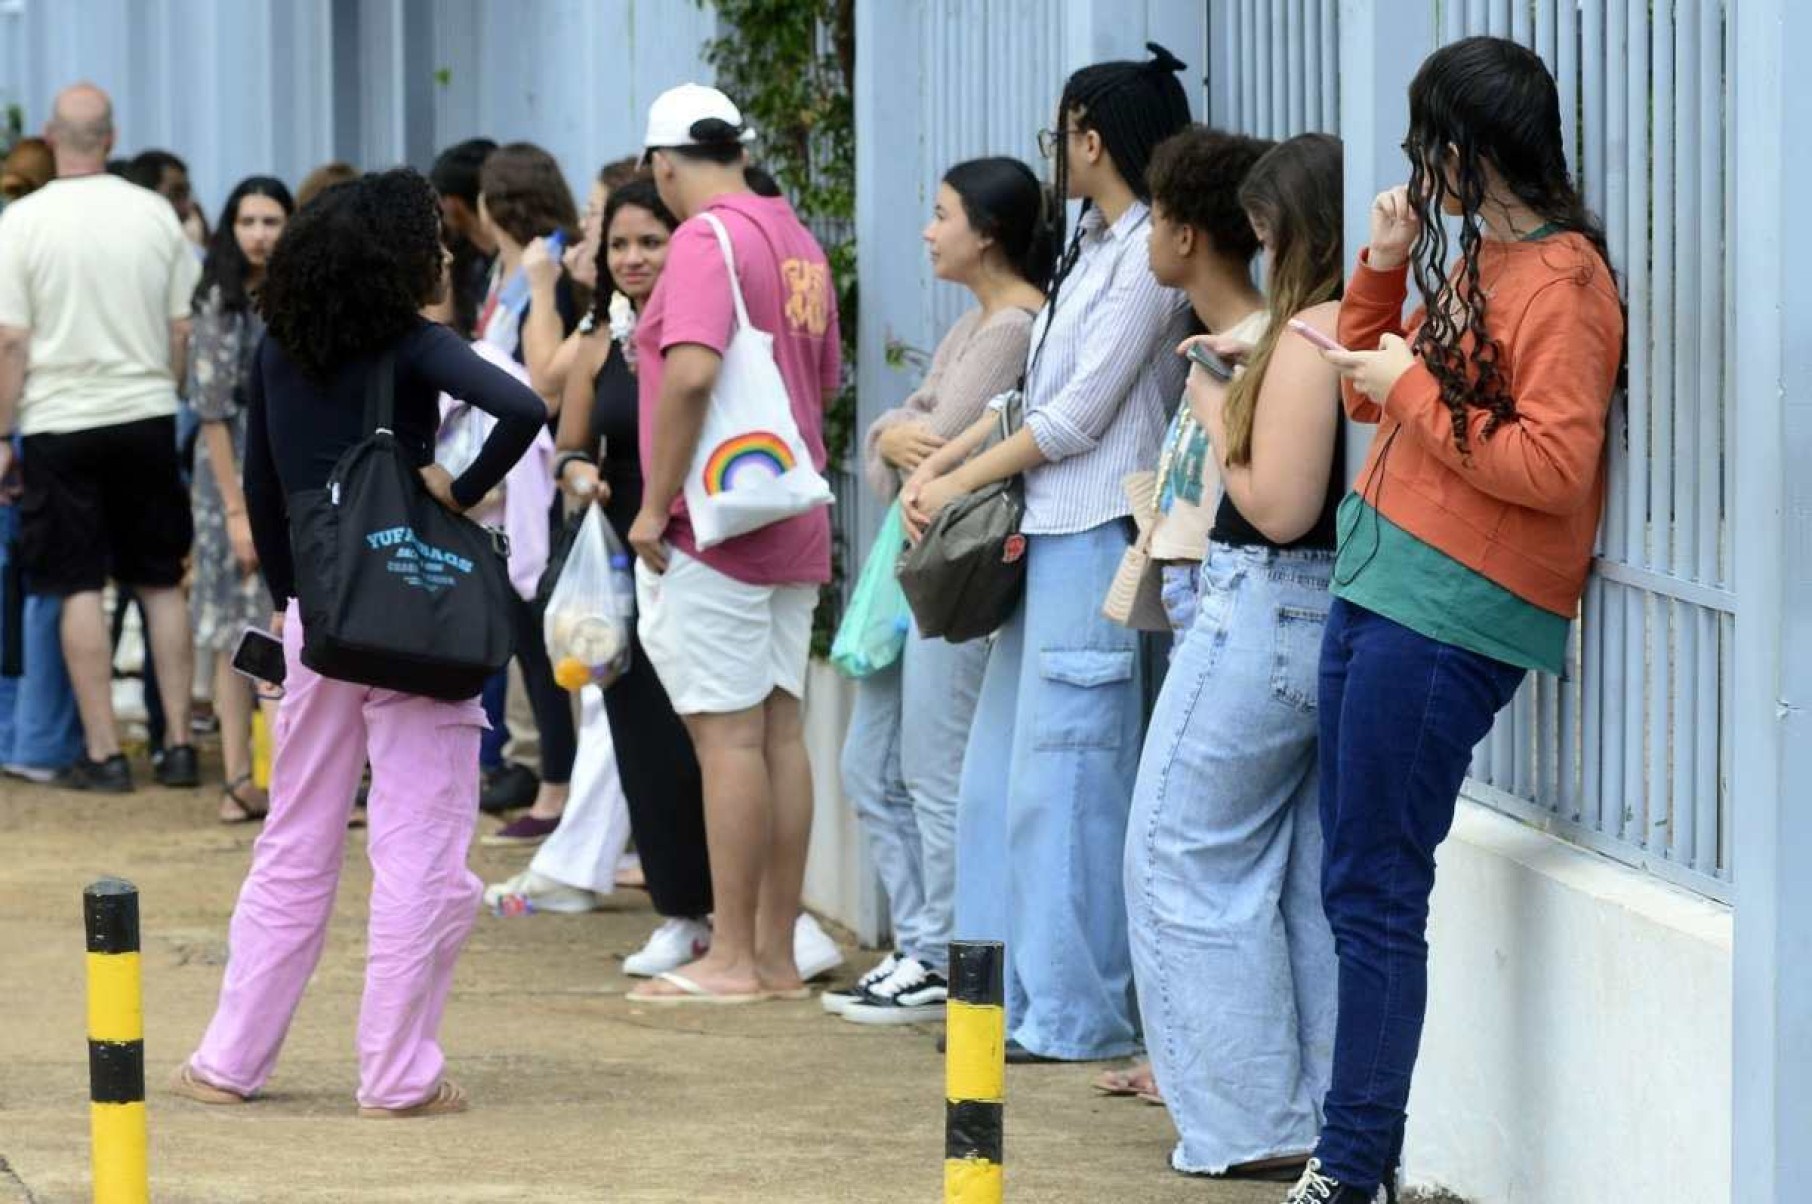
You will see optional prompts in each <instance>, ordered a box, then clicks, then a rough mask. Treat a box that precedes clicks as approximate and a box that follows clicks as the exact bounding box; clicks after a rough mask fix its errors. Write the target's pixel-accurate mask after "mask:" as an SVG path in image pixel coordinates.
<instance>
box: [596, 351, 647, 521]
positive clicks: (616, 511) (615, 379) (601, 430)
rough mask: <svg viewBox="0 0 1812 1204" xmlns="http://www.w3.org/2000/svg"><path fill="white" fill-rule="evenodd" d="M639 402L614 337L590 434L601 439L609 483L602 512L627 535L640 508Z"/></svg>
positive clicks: (601, 464)
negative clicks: (607, 497) (608, 501)
mask: <svg viewBox="0 0 1812 1204" xmlns="http://www.w3.org/2000/svg"><path fill="white" fill-rule="evenodd" d="M638 405H639V402H638V400H637V394H636V376H635V373H634V372H633V371H632V370H631V369H630V367H629V361H628V360H626V359H624V358H623V349H622V347H620V346H618V345H617V342H616V340H615V339H612V340H611V343H610V354H609V355H608V356H606V357H605V359H604V366H603V367H601V368H599V369H598V375H597V379H596V382H595V384H594V391H593V393H592V403H591V430H592V434H593V435H594V436H595V437H596V438H597V439H598V440H599V441H600V442H602V443H603V445H604V446H603V454H602V455H601V456H600V457H599V458H598V474H599V475H600V476H602V477H603V478H604V483H605V484H607V485H609V486H610V504H609V505H607V506H605V507H604V515H605V517H606V518H608V519H609V520H610V525H611V527H613V528H614V529H615V530H616V533H617V534H618V535H620V536H623V537H625V538H627V537H628V533H629V527H630V524H631V523H633V522H635V516H636V512H637V511H639V510H640V509H641V508H642V453H641V446H640V443H639V434H640V427H641V423H640V419H639V411H638Z"/></svg>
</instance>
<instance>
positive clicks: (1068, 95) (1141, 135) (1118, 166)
mask: <svg viewBox="0 0 1812 1204" xmlns="http://www.w3.org/2000/svg"><path fill="white" fill-rule="evenodd" d="M1145 48H1146V49H1147V50H1149V51H1151V58H1150V59H1149V60H1147V61H1146V62H1143V63H1134V62H1112V63H1096V64H1094V65H1093V66H1090V67H1084V68H1082V70H1080V71H1078V72H1076V73H1075V74H1074V75H1072V76H1070V78H1069V80H1068V82H1066V83H1065V84H1064V85H1063V98H1062V99H1061V100H1060V101H1059V102H1058V104H1057V146H1056V157H1055V161H1056V172H1057V180H1056V193H1057V200H1058V203H1057V204H1055V205H1052V206H1051V212H1050V214H1049V217H1048V220H1049V223H1050V227H1051V245H1053V246H1061V247H1064V252H1063V254H1062V255H1061V256H1060V257H1059V258H1058V260H1057V266H1056V269H1055V270H1054V271H1053V272H1052V274H1051V283H1050V287H1049V288H1048V289H1047V290H1046V292H1047V293H1048V295H1049V298H1050V299H1049V301H1048V303H1047V304H1048V305H1049V307H1050V308H1053V309H1055V308H1056V305H1057V293H1058V290H1059V289H1060V288H1061V287H1062V285H1063V281H1064V280H1065V278H1066V277H1068V276H1069V274H1070V272H1071V271H1073V270H1074V269H1075V267H1076V259H1077V257H1078V256H1079V255H1080V254H1081V252H1082V230H1081V227H1080V226H1078V227H1077V229H1076V231H1075V232H1074V234H1073V235H1071V237H1070V240H1069V242H1068V244H1067V245H1065V243H1064V228H1063V226H1064V207H1063V203H1062V202H1063V198H1065V197H1067V196H1068V195H1069V183H1070V157H1069V137H1068V135H1067V134H1066V133H1065V132H1064V131H1065V130H1066V129H1067V128H1068V123H1069V122H1071V121H1074V122H1075V125H1076V128H1077V129H1081V130H1093V131H1094V132H1095V133H1097V134H1099V135H1100V136H1101V143H1102V145H1103V146H1104V147H1105V148H1106V149H1107V154H1108V157H1109V158H1111V159H1112V160H1113V164H1114V170H1115V171H1117V172H1119V174H1120V178H1121V179H1122V180H1124V181H1125V182H1126V186H1127V187H1128V188H1130V189H1132V193H1133V195H1134V196H1136V197H1138V198H1139V199H1140V200H1141V201H1144V202H1146V203H1147V204H1149V203H1150V202H1151V186H1150V184H1149V183H1148V182H1147V180H1146V173H1147V170H1148V169H1149V167H1150V166H1151V156H1152V152H1154V151H1156V150H1157V148H1158V144H1159V143H1161V142H1163V141H1164V140H1165V139H1166V138H1168V137H1170V136H1171V135H1172V134H1175V133H1177V132H1178V131H1180V130H1183V129H1186V128H1188V126H1189V97H1188V95H1187V94H1185V93H1184V91H1183V84H1182V82H1181V81H1180V80H1178V79H1177V73H1178V72H1180V71H1182V70H1183V67H1184V64H1183V63H1182V61H1181V60H1179V59H1178V58H1177V57H1176V55H1174V54H1172V53H1170V51H1168V50H1166V49H1164V47H1162V46H1160V45H1158V44H1157V43H1156V42H1147V43H1146V44H1145ZM1090 204H1091V202H1089V201H1087V200H1085V201H1083V203H1082V208H1083V212H1084V213H1086V212H1087V211H1088V208H1089V205H1090Z"/></svg>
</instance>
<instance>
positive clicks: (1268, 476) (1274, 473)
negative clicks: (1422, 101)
mask: <svg viewBox="0 0 1812 1204" xmlns="http://www.w3.org/2000/svg"><path fill="white" fill-rule="evenodd" d="M1340 197H1341V150H1340V143H1339V141H1338V140H1337V139H1334V138H1331V137H1328V136H1327V135H1325V134H1304V135H1301V136H1299V137H1296V138H1292V139H1290V140H1289V141H1287V142H1284V143H1281V144H1279V145H1278V146H1276V147H1274V148H1272V149H1271V150H1270V151H1268V152H1266V154H1265V155H1264V157H1263V158H1261V159H1260V160H1259V161H1258V162H1257V163H1256V164H1254V165H1253V167H1252V169H1251V171H1250V172H1248V173H1247V175H1246V177H1245V180H1244V182H1243V183H1241V184H1240V186H1239V200H1240V204H1241V206H1242V208H1244V210H1245V212H1246V215H1247V218H1248V220H1249V221H1250V222H1251V225H1252V231H1253V233H1254V234H1255V235H1256V236H1257V238H1258V241H1259V243H1260V244H1261V245H1262V246H1263V248H1264V255H1265V279H1266V284H1267V294H1266V304H1267V309H1268V317H1269V321H1268V323H1266V325H1265V330H1264V333H1263V334H1262V335H1261V336H1260V337H1259V339H1258V341H1257V343H1256V344H1255V345H1254V346H1253V347H1252V348H1251V349H1250V356H1249V360H1248V363H1247V366H1246V368H1245V371H1244V372H1243V373H1241V374H1240V375H1237V376H1235V377H1234V378H1233V379H1232V380H1231V382H1229V383H1225V384H1223V383H1221V382H1219V381H1217V380H1215V379H1214V377H1213V376H1211V375H1210V374H1209V373H1207V372H1205V371H1204V370H1203V369H1202V368H1201V367H1200V366H1199V365H1198V366H1195V367H1194V368H1193V369H1192V370H1191V372H1190V377H1189V390H1188V402H1189V406H1190V409H1191V411H1192V412H1193V413H1194V415H1195V417H1196V419H1197V420H1198V421H1199V422H1200V423H1201V426H1202V430H1203V431H1204V433H1205V434H1206V436H1207V444H1208V449H1209V454H1210V455H1211V456H1212V457H1213V458H1214V462H1215V467H1216V468H1217V469H1218V471H1219V476H1220V479H1221V482H1222V494H1221V500H1220V505H1219V507H1218V509H1217V510H1216V512H1215V517H1214V529H1213V531H1212V532H1211V533H1210V536H1209V542H1208V551H1207V558H1206V559H1205V560H1204V561H1203V564H1202V593H1201V600H1200V605H1199V607H1198V609H1197V611H1196V615H1195V622H1194V625H1193V626H1192V627H1191V628H1190V631H1189V634H1188V636H1187V638H1185V639H1184V640H1183V643H1182V647H1181V648H1180V649H1179V651H1178V653H1177V657H1176V660H1175V661H1174V662H1173V663H1172V664H1171V667H1170V672H1169V674H1168V675H1167V676H1166V677H1165V679H1164V686H1163V690H1162V692H1161V693H1160V694H1159V695H1158V702H1157V707H1156V709H1155V711H1154V712H1153V714H1152V720H1151V727H1150V730H1149V732H1148V733H1147V736H1146V740H1145V753H1144V756H1143V757H1142V758H1141V760H1140V763H1139V779H1138V785H1137V787H1136V789H1135V790H1134V792H1133V801H1132V815H1131V819H1130V820H1129V822H1128V830H1127V839H1126V861H1125V868H1126V898H1127V909H1128V912H1129V916H1130V923H1131V931H1132V949H1133V966H1134V969H1135V971H1136V973H1137V976H1138V985H1139V1006H1140V1012H1141V1015H1142V1016H1143V1018H1144V1021H1145V1040H1146V1045H1147V1048H1148V1049H1149V1050H1150V1052H1151V1058H1152V1068H1153V1070H1154V1071H1155V1072H1156V1075H1157V1080H1158V1082H1159V1084H1161V1085H1162V1087H1163V1092H1164V1101H1165V1103H1166V1104H1168V1105H1169V1107H1170V1115H1171V1118H1172V1120H1173V1121H1175V1123H1176V1126H1177V1133H1178V1137H1179V1141H1178V1144H1177V1147H1176V1150H1175V1152H1174V1153H1173V1154H1172V1155H1171V1165H1172V1166H1173V1167H1175V1168H1176V1169H1177V1170H1179V1171H1183V1172H1186V1173H1190V1174H1207V1175H1231V1176H1237V1177H1247V1178H1283V1179H1292V1178H1295V1177H1296V1175H1297V1174H1298V1173H1300V1172H1301V1170H1302V1168H1303V1166H1304V1164H1305V1163H1306V1161H1307V1159H1308V1156H1309V1151H1310V1150H1311V1149H1312V1148H1313V1146H1314V1143H1315V1134H1316V1132H1317V1130H1318V1128H1319V1125H1320V1119H1321V1117H1320V1110H1319V1107H1320V1101H1321V1097H1322V1094H1323V1092H1324V1091H1325V1090H1326V1085H1327V1080H1328V1067H1329V1062H1330V1060H1331V1058H1332V1055H1333V1025H1334V984H1333V969H1334V948H1333V938H1332V936H1331V934H1330V933H1329V931H1328V925H1327V921H1326V920H1325V919H1324V918H1323V917H1322V914H1321V897H1320V891H1319V888H1318V875H1319V872H1320V867H1321V831H1320V823H1319V818H1318V816H1317V813H1316V804H1317V798H1318V792H1317V788H1316V761H1315V741H1316V723H1315V692H1316V671H1317V654H1318V651H1319V649H1320V646H1321V626H1322V621H1323V618H1324V617H1325V616H1326V614H1327V608H1328V601H1329V599H1328V577H1329V574H1330V573H1331V572H1332V570H1333V559H1334V556H1333V553H1334V510H1335V507H1336V505H1337V504H1338V503H1339V500H1340V496H1341V494H1342V492H1344V488H1345V481H1346V473H1345V467H1344V465H1343V464H1342V462H1341V461H1342V455H1341V444H1342V439H1341V432H1342V429H1343V428H1342V424H1341V421H1340V400H1339V395H1340V381H1339V376H1338V374H1336V373H1335V372H1334V371H1333V370H1332V368H1330V367H1329V366H1328V365H1327V364H1325V363H1323V362H1322V359H1321V356H1320V353H1319V352H1318V351H1317V350H1316V349H1315V348H1314V347H1313V346H1311V345H1310V344H1308V343H1307V342H1305V341H1303V340H1302V339H1300V338H1297V337H1296V336H1295V335H1292V334H1290V333H1288V332H1287V330H1286V328H1285V327H1286V323H1287V322H1289V321H1290V320H1291V319H1299V320H1301V321H1305V322H1308V323H1309V324H1311V325H1312V326H1314V327H1316V328H1317V329H1320V330H1324V331H1327V330H1332V329H1333V327H1334V323H1335V320H1336V315H1337V313H1338V310H1339V304H1338V298H1339V296H1340V277H1341V267H1342V259H1343V255H1342V252H1341V245H1340V231H1341V211H1340ZM1218 346H1219V347H1220V350H1221V351H1223V352H1225V353H1227V354H1229V355H1232V354H1234V353H1235V351H1236V346H1235V345H1234V344H1233V343H1231V342H1229V341H1223V342H1220V343H1219V344H1218Z"/></svg>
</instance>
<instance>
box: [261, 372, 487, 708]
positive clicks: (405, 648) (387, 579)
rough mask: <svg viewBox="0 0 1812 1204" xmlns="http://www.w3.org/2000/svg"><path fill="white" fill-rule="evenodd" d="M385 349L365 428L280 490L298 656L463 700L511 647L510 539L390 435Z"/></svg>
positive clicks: (370, 679) (404, 689)
mask: <svg viewBox="0 0 1812 1204" xmlns="http://www.w3.org/2000/svg"><path fill="white" fill-rule="evenodd" d="M394 375H395V358H394V356H393V355H392V354H388V353H386V354H385V355H383V356H381V357H380V358H379V360H378V362H377V364H376V367H375V371H374V373H373V375H372V377H371V380H370V382H369V383H368V384H367V385H366V393H365V429H366V430H367V431H368V432H370V433H369V434H367V435H366V436H365V438H364V439H362V440H360V441H359V442H358V443H357V444H355V445H354V446H353V447H352V448H351V449H349V450H348V451H347V452H346V454H345V455H343V456H341V457H340V461H339V463H338V464H335V465H334V469H333V474H332V475H331V476H330V477H328V480H327V487H326V488H325V489H308V490H303V491H301V492H298V493H295V494H292V495H290V499H289V508H290V513H289V528H290V544H291V547H292V550H293V554H294V560H295V565H296V594H297V603H298V605H299V606H300V608H301V612H302V633H303V642H302V663H303V664H305V665H307V666H308V667H309V668H310V669H313V670H314V671H315V672H316V673H319V674H320V675H321V676H323V677H331V678H335V679H337V680H339V681H350V682H357V683H359V684H361V685H368V686H378V687H381V688H383V689H386V690H396V691H399V692H401V693H405V694H420V695H425V696H426V697H429V698H439V699H445V700H447V701H457V700H461V699H466V698H471V697H473V696H474V695H476V694H477V693H478V692H479V691H480V690H481V689H482V688H483V687H484V683H485V681H486V680H487V679H488V678H490V677H491V675H492V674H494V673H496V672H497V671H499V670H500V669H502V668H503V667H504V666H505V665H507V664H508V663H509V660H510V656H511V655H512V654H513V653H514V651H515V633H514V626H513V624H512V623H511V621H510V594H511V587H510V581H509V571H508V563H509V542H508V540H507V539H506V538H505V537H504V536H503V534H502V533H501V532H497V531H491V530H488V529H486V528H484V527H481V526H479V525H478V524H477V523H475V522H472V521H471V520H470V519H467V518H463V517H461V516H460V515H457V514H454V513H453V512H452V511H450V510H448V509H447V508H446V507H444V506H442V505H441V504H440V503H439V502H437V501H435V500H434V499H433V497H431V496H430V495H429V493H428V490H427V488H426V486H424V485H423V484H422V481H421V477H420V475H419V473H418V472H417V470H416V467H415V465H414V463H413V462H412V461H411V458H410V456H409V454H408V452H407V451H406V450H405V449H404V447H403V446H402V444H401V443H399V442H398V441H397V438H396V435H395V433H394V429H393V428H394V423H395V412H396V403H395V391H396V386H395V381H394V379H393V377H394Z"/></svg>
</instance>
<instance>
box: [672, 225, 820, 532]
mask: <svg viewBox="0 0 1812 1204" xmlns="http://www.w3.org/2000/svg"><path fill="white" fill-rule="evenodd" d="M701 216H702V217H703V218H704V220H705V221H706V222H708V223H710V226H711V229H712V230H713V231H715V232H716V234H717V245H718V246H719V247H721V248H722V249H723V253H724V265H725V266H726V267H727V268H728V269H729V272H730V295H731V296H732V297H734V298H735V301H736V333H735V334H734V335H732V336H731V338H730V346H729V348H728V350H726V351H725V352H724V357H723V366H722V367H721V368H720V369H719V370H718V373H717V385H716V387H715V388H713V389H712V390H711V407H710V409H709V410H708V411H707V412H706V414H705V424H704V429H703V430H701V431H700V432H699V436H698V450H697V451H696V452H694V453H693V456H692V468H691V470H690V471H689V472H687V474H686V510H687V513H688V514H690V515H691V518H692V533H693V536H694V538H696V539H697V541H698V546H699V547H701V548H710V547H715V546H717V545H718V544H720V543H723V542H724V541H725V540H730V539H735V538H736V537H737V536H739V535H747V534H748V533H749V532H751V531H757V530H760V529H761V528H762V527H765V526H768V525H769V524H771V523H777V522H780V521H781V520H782V519H788V518H793V517H796V516H797V515H801V514H804V513H805V512H806V511H808V510H811V509H813V508H814V507H817V506H828V505H830V504H831V491H830V485H829V484H827V483H826V482H825V480H824V478H823V477H822V476H820V475H819V474H818V470H817V469H816V468H815V467H813V465H812V455H811V451H810V449H809V448H807V447H806V445H805V440H804V439H802V438H801V437H800V435H799V424H798V423H797V422H795V421H793V405H792V402H791V401H790V400H789V399H788V397H787V391H786V381H785V380H784V379H783V378H782V377H781V375H780V368H779V367H778V366H777V365H776V364H775V363H774V336H773V335H771V334H768V333H766V332H765V331H761V330H757V329H756V328H755V326H754V324H753V323H751V322H750V321H749V309H748V306H747V305H745V304H744V303H743V297H742V285H741V284H740V283H739V282H738V281H737V279H736V255H735V252H734V251H733V250H732V249H731V246H730V235H729V233H728V232H727V231H726V230H725V229H724V227H723V223H722V222H721V221H719V220H718V218H717V216H716V215H715V214H712V213H706V214H702V215H701Z"/></svg>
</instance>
